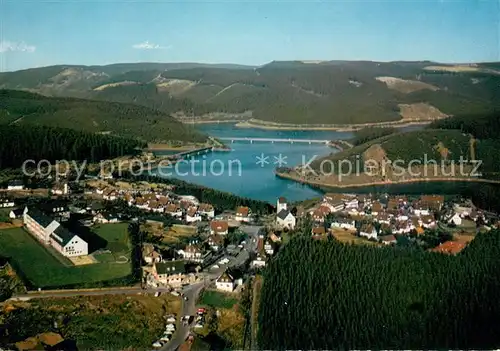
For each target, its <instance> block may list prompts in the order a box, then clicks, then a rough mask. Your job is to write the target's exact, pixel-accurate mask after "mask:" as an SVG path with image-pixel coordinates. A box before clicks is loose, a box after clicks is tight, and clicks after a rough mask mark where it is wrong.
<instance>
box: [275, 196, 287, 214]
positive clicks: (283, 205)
mask: <svg viewBox="0 0 500 351" xmlns="http://www.w3.org/2000/svg"><path fill="white" fill-rule="evenodd" d="M282 210H285V211H286V210H287V202H286V199H285V198H284V197H280V198H279V199H278V201H277V203H276V213H280V211H282Z"/></svg>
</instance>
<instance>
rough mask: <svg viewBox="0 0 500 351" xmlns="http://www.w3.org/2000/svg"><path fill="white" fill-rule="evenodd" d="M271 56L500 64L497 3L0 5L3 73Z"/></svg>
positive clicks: (19, 1)
mask: <svg viewBox="0 0 500 351" xmlns="http://www.w3.org/2000/svg"><path fill="white" fill-rule="evenodd" d="M273 60H373V61H395V60H408V61H411V60H432V61H438V62H481V61H500V0H483V1H479V0H464V1H451V0H428V1H427V0H415V1H408V0H397V1H394V0H393V1H381V0H377V1H373V0H372V1H370V0H365V1H357V0H344V1H336V0H330V1H308V0H303V1H274V0H260V1H257V0H253V1H231V0H224V1H190V0H177V1H175V0H171V1H161V0H149V1H141V0H136V1H129V0H121V1H120V0H107V1H103V0H101V1H99V0H93V1H75V0H59V1H44V0H31V1H23V0H0V71H12V70H19V69H25V68H32V67H41V66H48V65H54V64H82V65H103V64H109V63H117V62H205V63H238V64H248V65H262V64H265V63H268V62H270V61H273Z"/></svg>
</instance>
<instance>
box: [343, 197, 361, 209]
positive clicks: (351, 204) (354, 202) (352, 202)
mask: <svg viewBox="0 0 500 351" xmlns="http://www.w3.org/2000/svg"><path fill="white" fill-rule="evenodd" d="M343 200H344V205H345V208H357V207H358V206H359V200H358V197H357V196H356V195H354V194H344V198H343Z"/></svg>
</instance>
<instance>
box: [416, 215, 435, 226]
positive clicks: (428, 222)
mask: <svg viewBox="0 0 500 351" xmlns="http://www.w3.org/2000/svg"><path fill="white" fill-rule="evenodd" d="M420 225H421V226H422V227H424V228H433V227H435V226H436V220H435V219H434V216H431V215H427V216H422V217H420Z"/></svg>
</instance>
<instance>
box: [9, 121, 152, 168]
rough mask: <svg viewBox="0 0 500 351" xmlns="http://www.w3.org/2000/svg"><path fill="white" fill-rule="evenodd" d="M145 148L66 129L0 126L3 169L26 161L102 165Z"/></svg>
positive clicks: (137, 143) (116, 138) (109, 137)
mask: <svg viewBox="0 0 500 351" xmlns="http://www.w3.org/2000/svg"><path fill="white" fill-rule="evenodd" d="M144 146H145V145H144V144H143V143H141V142H139V141H138V140H136V139H127V138H121V137H113V136H109V135H101V134H95V133H87V132H79V131H75V130H72V129H66V128H56V127H45V126H35V125H26V126H19V125H6V124H0V169H2V168H17V167H21V166H22V164H23V162H24V161H25V160H33V161H34V162H35V163H36V162H38V161H40V160H47V161H49V162H50V163H54V162H55V161H59V160H67V161H70V160H78V161H84V160H85V161H87V162H88V163H91V162H98V161H100V160H104V159H109V158H114V157H117V156H122V155H133V154H134V153H136V152H137V148H142V147H144ZM28 166H33V165H32V164H30V165H28Z"/></svg>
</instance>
